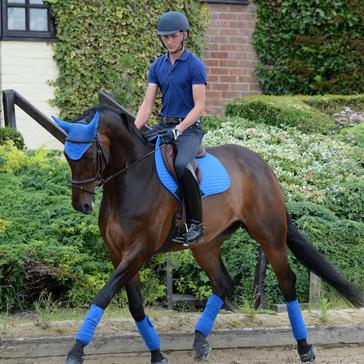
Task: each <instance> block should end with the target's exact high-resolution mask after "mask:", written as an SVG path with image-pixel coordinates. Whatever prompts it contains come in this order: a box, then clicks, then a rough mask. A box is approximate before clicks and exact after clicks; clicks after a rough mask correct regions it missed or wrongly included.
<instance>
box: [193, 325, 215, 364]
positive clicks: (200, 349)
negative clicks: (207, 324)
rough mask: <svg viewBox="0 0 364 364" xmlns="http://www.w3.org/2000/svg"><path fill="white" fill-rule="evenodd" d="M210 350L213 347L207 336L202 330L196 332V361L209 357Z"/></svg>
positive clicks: (194, 344) (194, 347) (194, 352)
mask: <svg viewBox="0 0 364 364" xmlns="http://www.w3.org/2000/svg"><path fill="white" fill-rule="evenodd" d="M210 351H211V348H210V345H209V343H208V342H207V340H206V337H205V336H203V335H202V334H201V333H200V332H196V336H195V341H194V342H193V354H194V359H195V361H201V360H203V359H204V358H206V357H208V355H209V354H210Z"/></svg>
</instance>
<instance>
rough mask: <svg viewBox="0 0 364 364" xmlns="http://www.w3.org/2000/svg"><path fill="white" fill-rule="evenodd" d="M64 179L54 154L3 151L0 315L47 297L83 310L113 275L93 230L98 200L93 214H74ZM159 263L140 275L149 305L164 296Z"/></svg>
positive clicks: (61, 162)
mask: <svg viewBox="0 0 364 364" xmlns="http://www.w3.org/2000/svg"><path fill="white" fill-rule="evenodd" d="M69 177H70V171H69V167H68V165H67V163H66V162H65V161H64V159H63V158H60V153H59V152H47V151H46V150H44V149H39V150H37V151H26V152H24V151H19V150H17V149H16V148H15V147H14V146H13V145H11V144H7V145H5V146H0V195H1V204H0V286H1V289H0V311H4V310H7V311H14V310H19V309H28V308H31V307H32V305H33V303H34V302H37V301H38V300H39V298H40V297H41V296H42V295H44V293H45V292H48V293H51V294H52V295H51V297H53V299H55V300H59V302H60V303H63V304H64V305H71V306H83V305H84V304H88V303H90V302H91V300H92V299H93V298H94V296H95V294H96V293H97V291H98V290H99V289H100V288H101V287H102V286H103V284H105V283H106V281H107V279H108V278H109V276H110V275H111V273H112V272H113V267H112V265H111V262H110V258H109V253H108V251H107V250H106V248H105V244H104V243H103V241H102V239H101V238H100V232H99V228H98V225H97V216H96V215H97V212H96V211H97V206H98V205H99V202H100V196H99V195H98V196H97V200H96V211H95V213H94V214H92V215H90V216H88V215H87V216H86V215H83V214H80V213H78V212H76V211H74V210H73V209H72V207H71V197H70V186H69ZM162 262H163V260H161V259H159V260H157V259H156V258H155V259H153V260H152V262H151V263H150V264H149V265H147V267H146V268H145V269H146V272H142V279H141V281H142V284H144V285H145V286H146V285H147V283H148V286H147V287H148V288H149V290H146V295H145V301H146V302H147V303H156V302H157V301H158V300H160V299H161V297H164V296H165V290H164V286H163V284H161V281H162V282H163V279H164V275H162V274H161V273H160V272H162V270H163V268H164V267H163V264H162ZM155 267H158V269H154V268H155ZM160 276H161V277H162V278H160Z"/></svg>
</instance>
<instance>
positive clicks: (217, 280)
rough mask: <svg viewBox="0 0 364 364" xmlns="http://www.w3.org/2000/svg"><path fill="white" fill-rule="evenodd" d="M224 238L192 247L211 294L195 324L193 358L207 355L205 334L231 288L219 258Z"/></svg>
mask: <svg viewBox="0 0 364 364" xmlns="http://www.w3.org/2000/svg"><path fill="white" fill-rule="evenodd" d="M223 240H225V238H222V237H221V238H218V239H215V240H213V241H211V242H209V244H208V246H206V245H205V246H202V247H197V248H194V249H192V254H193V256H194V258H195V259H196V262H197V263H198V265H199V266H200V267H201V268H202V269H203V270H204V271H205V272H206V274H207V276H208V277H209V280H210V282H211V285H212V295H211V296H210V298H209V299H208V301H207V303H206V306H205V309H204V311H203V313H202V315H201V316H200V318H199V320H198V321H197V323H196V326H195V340H194V343H193V351H194V356H195V360H202V359H203V358H204V357H206V356H208V354H209V352H210V346H209V343H208V342H207V339H206V338H207V336H208V335H209V334H210V332H211V330H212V327H213V324H214V321H215V318H216V316H217V314H218V312H219V311H220V308H221V306H222V305H223V303H224V300H225V297H226V295H227V294H228V293H229V291H230V290H231V289H232V280H231V278H230V276H229V274H228V272H227V270H226V268H225V266H224V263H223V262H222V260H221V253H220V246H221V243H222V242H223Z"/></svg>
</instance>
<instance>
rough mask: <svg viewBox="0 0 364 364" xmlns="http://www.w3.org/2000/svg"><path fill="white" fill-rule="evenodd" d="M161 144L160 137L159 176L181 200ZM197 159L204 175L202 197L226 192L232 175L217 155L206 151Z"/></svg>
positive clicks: (164, 184) (158, 152) (201, 185)
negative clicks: (165, 160) (164, 159)
mask: <svg viewBox="0 0 364 364" xmlns="http://www.w3.org/2000/svg"><path fill="white" fill-rule="evenodd" d="M159 144H160V138H159V137H158V139H157V141H156V144H155V150H156V151H155V166H156V169H157V174H158V177H159V179H160V181H161V183H162V184H163V186H164V187H165V188H166V189H167V190H168V191H170V192H171V193H172V194H173V196H174V197H175V198H176V199H177V200H178V201H180V200H181V199H180V195H179V191H178V185H177V183H176V181H175V179H174V178H173V177H172V176H171V174H170V173H169V172H168V170H167V167H166V166H165V164H164V161H163V156H162V152H161V150H160V149H159ZM196 160H197V162H198V166H199V168H200V171H201V175H202V178H201V182H200V190H201V196H202V198H205V197H207V196H210V195H215V194H217V193H221V192H224V191H226V190H228V189H229V188H230V184H231V180H230V176H229V174H228V172H227V171H226V169H225V167H224V166H223V164H222V163H221V162H220V161H219V160H218V159H217V158H216V157H214V156H213V155H212V154H210V153H206V154H205V156H203V157H202V158H197V159H196Z"/></svg>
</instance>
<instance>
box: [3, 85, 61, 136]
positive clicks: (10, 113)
mask: <svg viewBox="0 0 364 364" xmlns="http://www.w3.org/2000/svg"><path fill="white" fill-rule="evenodd" d="M2 94H3V108H4V120H5V126H6V127H9V128H14V129H16V117H15V105H16V106H18V107H20V108H21V109H22V110H23V111H24V112H25V113H27V114H28V115H29V116H30V117H31V118H32V119H34V120H35V121H36V122H37V123H38V124H40V125H41V126H42V127H43V128H44V129H46V130H47V131H48V132H49V133H51V134H52V135H53V136H54V137H55V138H56V139H58V140H59V141H60V142H61V143H64V141H65V139H66V136H67V135H66V133H65V132H64V131H63V130H62V129H61V128H60V127H59V126H58V125H57V124H56V123H54V122H53V121H52V120H51V119H50V118H48V117H47V116H45V115H44V114H43V113H42V112H41V111H39V110H38V109H37V108H36V107H35V106H34V105H32V104H31V103H30V102H29V101H28V100H27V99H25V98H24V97H23V96H22V95H20V94H19V93H18V92H16V91H15V90H5V91H3V92H2Z"/></svg>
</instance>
